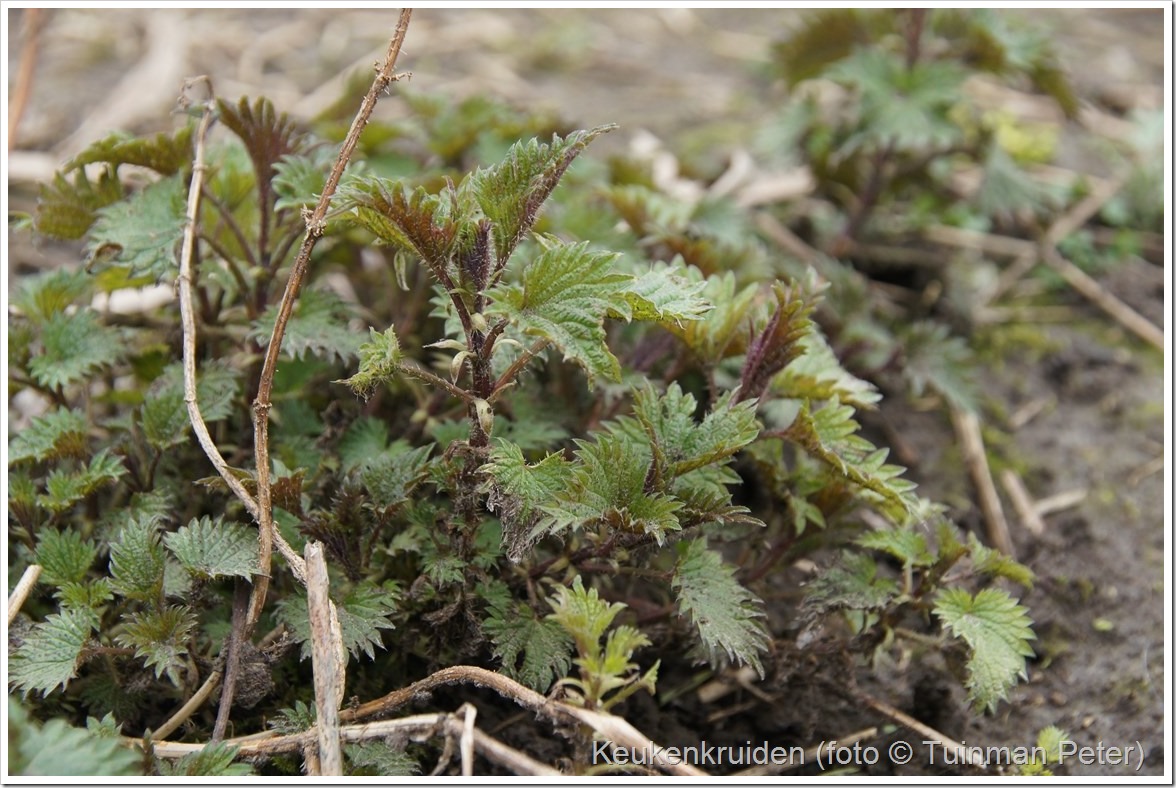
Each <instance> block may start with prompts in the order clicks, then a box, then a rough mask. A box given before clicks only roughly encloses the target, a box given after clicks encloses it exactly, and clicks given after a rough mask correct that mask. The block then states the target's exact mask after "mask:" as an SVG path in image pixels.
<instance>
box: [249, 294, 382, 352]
mask: <svg viewBox="0 0 1176 788" xmlns="http://www.w3.org/2000/svg"><path fill="white" fill-rule="evenodd" d="M278 309H279V307H278V306H277V305H274V306H271V307H270V308H269V309H267V310H266V311H265V314H263V315H262V316H261V317H259V318H258V319H257V320H255V321H253V325H252V326H251V327H250V329H249V336H250V337H251V338H253V339H255V340H257V341H258V342H261V343H262V344H264V343H266V342H268V341H269V339H270V336H271V335H272V334H273V330H274V321H275V320H276V319H277V315H278ZM351 316H352V310H351V307H350V306H348V305H347V304H346V303H344V301H343V299H341V298H339V296H337V295H335V293H333V292H332V291H329V290H305V291H303V293H302V295H301V296H300V297H299V298H298V304H297V305H296V306H295V307H294V313H293V315H292V316H291V318H290V321H289V322H288V323H287V324H286V334H285V336H284V338H283V339H282V353H283V354H284V355H285V356H287V357H288V358H297V359H301V358H303V356H305V355H306V354H308V353H309V354H311V355H314V356H317V357H319V358H321V359H325V360H327V361H330V360H331V359H333V358H337V359H338V360H339V361H347V360H349V359H352V358H355V357H356V355H357V354H358V353H359V351H360V344H361V342H360V338H359V336H358V335H357V334H356V333H355V331H353V330H352V329H351V327H350V326H349V325H348V321H349V320H350V319H351Z"/></svg>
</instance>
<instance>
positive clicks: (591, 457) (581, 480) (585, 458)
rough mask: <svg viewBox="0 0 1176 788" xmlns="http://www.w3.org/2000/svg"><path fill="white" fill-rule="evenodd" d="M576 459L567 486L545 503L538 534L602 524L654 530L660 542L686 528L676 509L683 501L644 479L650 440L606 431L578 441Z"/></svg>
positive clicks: (635, 530) (640, 531)
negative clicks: (645, 441)
mask: <svg viewBox="0 0 1176 788" xmlns="http://www.w3.org/2000/svg"><path fill="white" fill-rule="evenodd" d="M576 445H577V446H578V447H579V448H578V449H577V450H576V457H577V462H576V464H575V467H574V470H573V473H572V477H571V479H570V481H569V483H568V485H567V488H566V489H565V490H563V491H561V492H560V493H559V494H558V495H557V496H556V498H555V500H554V502H553V503H550V504H544V505H541V506H540V507H539V508H540V511H541V512H543V515H544V516H543V517H541V518H540V520H539V522H538V523H537V524H536V526H535V528H534V529H533V530H532V535H533V536H539V535H541V534H542V533H546V532H559V531H562V530H565V529H569V528H570V529H576V528H586V527H593V526H603V527H605V528H609V529H612V530H618V531H623V532H627V533H638V534H649V535H652V536H653V537H654V539H656V540H657V543H658V544H662V543H664V541H665V537H666V534H667V533H669V532H671V531H677V530H679V529H680V528H681V526H680V524H679V522H678V518H677V516H676V513H677V512H678V511H679V510H680V509H681V508H682V502H681V501H678V500H675V499H673V498H671V497H669V496H667V495H662V494H660V493H647V492H646V491H645V479H646V476H647V474H648V472H649V465H650V462H651V461H652V458H651V457H650V454H649V448H648V446H647V445H639V444H637V443H636V442H634V441H632V440H627V439H625V438H623V437H621V436H618V435H610V434H602V435H597V436H596V439H595V440H594V441H593V442H591V443H589V442H587V441H582V440H577V441H576Z"/></svg>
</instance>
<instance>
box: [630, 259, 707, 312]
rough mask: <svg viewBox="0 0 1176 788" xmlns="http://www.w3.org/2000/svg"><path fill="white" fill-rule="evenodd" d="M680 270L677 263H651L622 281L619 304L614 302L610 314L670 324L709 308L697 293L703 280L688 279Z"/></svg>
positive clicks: (703, 284) (703, 285) (704, 285)
mask: <svg viewBox="0 0 1176 788" xmlns="http://www.w3.org/2000/svg"><path fill="white" fill-rule="evenodd" d="M681 270H682V268H681V266H669V265H666V264H665V263H655V264H654V266H653V268H651V269H650V270H648V271H646V272H645V273H643V274H641V275H640V276H637V277H634V278H633V280H632V281H630V282H629V283H628V284H627V285H626V287H625V289H624V290H622V291H621V298H622V299H623V301H624V305H623V307H622V306H620V305H615V306H614V310H613V312H612V313H611V314H610V316H611V317H620V318H623V319H625V320H649V321H656V322H658V323H665V324H672V325H681V324H682V323H683V322H685V321H690V320H698V319H699V318H700V317H702V316H703V315H705V314H706V313H707V312H709V311H710V310H711V308H712V307H711V304H710V303H708V302H707V301H706V299H705V298H703V297H702V295H701V292H702V290H703V289H704V288H705V287H706V283H705V282H701V281H697V282H691V281H690V280H688V279H686V278H685V277H683V276H682V275H681V273H680V272H681Z"/></svg>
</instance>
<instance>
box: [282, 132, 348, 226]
mask: <svg viewBox="0 0 1176 788" xmlns="http://www.w3.org/2000/svg"><path fill="white" fill-rule="evenodd" d="M335 158H336V154H335V152H334V151H333V150H331V148H330V147H328V146H326V145H320V146H317V147H313V148H311V149H310V150H308V151H306V152H305V153H300V154H293V155H287V156H283V157H282V159H281V160H279V161H278V162H277V163H275V164H274V180H273V186H274V194H276V195H277V200H276V202H275V203H274V208H275V209H276V210H279V211H280V210H284V209H288V208H303V207H308V208H309V207H313V206H314V205H316V204H317V203H318V200H319V195H320V194H322V192H323V187H324V186H325V185H326V182H327V174H328V173H329V172H330V171H331V165H332V164H333V163H334V161H335ZM357 165H362V162H352V163H351V165H349V166H348V168H347V171H346V172H345V173H344V176H343V179H342V180H341V181H340V183H339V190H338V192H337V193H338V194H345V193H347V192H348V191H349V189H350V186H351V179H352V178H355V177H357V176H358V174H359V173H358V172H357Z"/></svg>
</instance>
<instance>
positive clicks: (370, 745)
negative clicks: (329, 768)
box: [343, 741, 421, 777]
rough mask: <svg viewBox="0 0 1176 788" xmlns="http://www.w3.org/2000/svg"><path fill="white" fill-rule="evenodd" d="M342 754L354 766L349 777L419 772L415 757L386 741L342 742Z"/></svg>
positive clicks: (407, 774)
mask: <svg viewBox="0 0 1176 788" xmlns="http://www.w3.org/2000/svg"><path fill="white" fill-rule="evenodd" d="M343 754H344V755H346V756H347V760H349V761H351V764H352V766H353V767H354V768H353V770H352V771H350V772H348V776H349V777H366V776H373V777H412V776H414V775H418V774H420V773H421V765H420V764H419V763H418V762H417V760H416V759H415V758H413V757H412V756H411V755H409V754H408V753H407V752H405V751H404V750H403V749H397V748H395V747H393V746H391V744H389V742H387V741H365V742H353V743H348V744H344V745H343Z"/></svg>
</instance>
